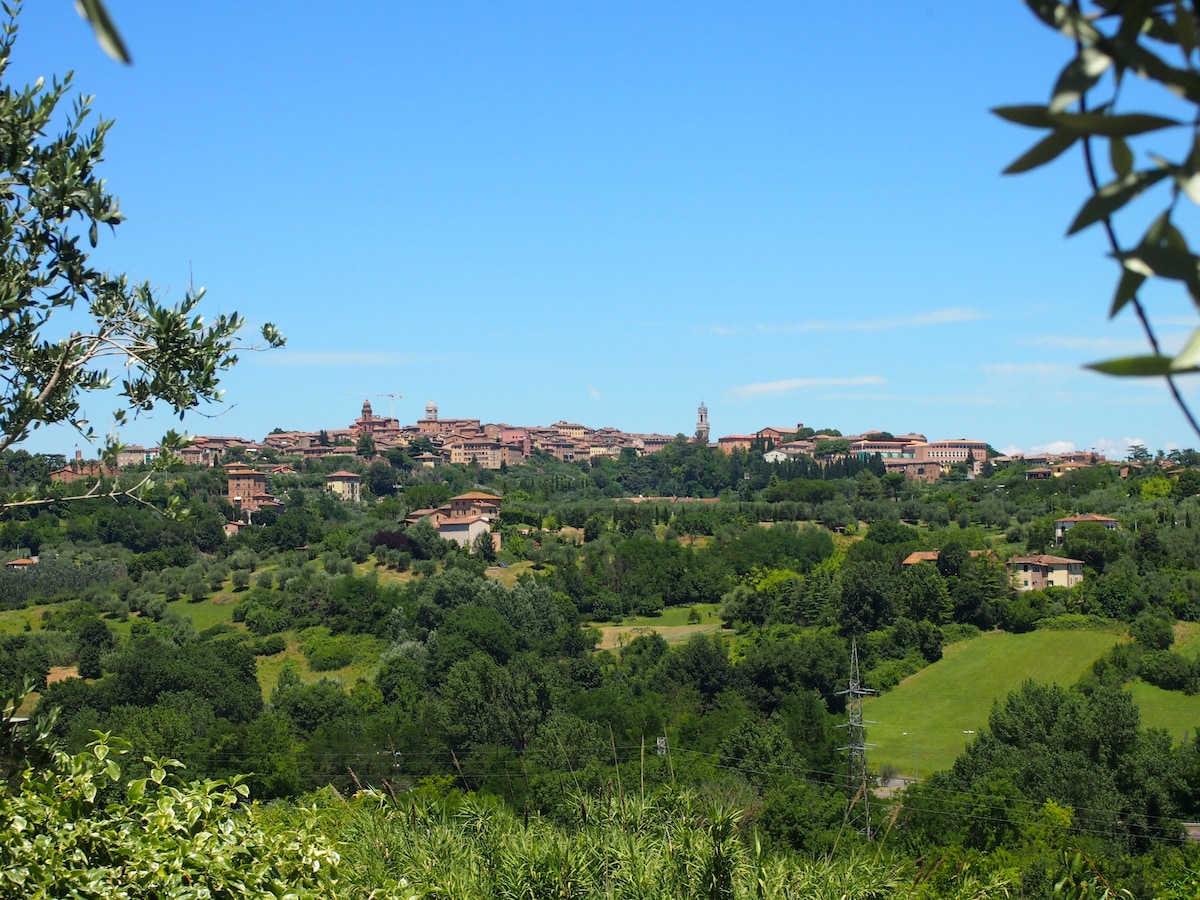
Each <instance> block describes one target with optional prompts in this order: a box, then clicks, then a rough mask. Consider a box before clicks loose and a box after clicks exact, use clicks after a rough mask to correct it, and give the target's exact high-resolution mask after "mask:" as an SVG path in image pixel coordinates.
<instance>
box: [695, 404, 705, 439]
mask: <svg viewBox="0 0 1200 900" xmlns="http://www.w3.org/2000/svg"><path fill="white" fill-rule="evenodd" d="M696 443H698V444H707V443H708V407H707V406H705V405H704V401H703V400H701V401H700V406H699V407H698V408H697V409H696Z"/></svg>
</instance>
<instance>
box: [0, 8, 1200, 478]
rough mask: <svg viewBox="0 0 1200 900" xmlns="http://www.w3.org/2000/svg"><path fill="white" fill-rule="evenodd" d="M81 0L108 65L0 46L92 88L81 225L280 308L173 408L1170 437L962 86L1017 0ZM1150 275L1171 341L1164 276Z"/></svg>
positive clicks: (1034, 57) (276, 415)
mask: <svg viewBox="0 0 1200 900" xmlns="http://www.w3.org/2000/svg"><path fill="white" fill-rule="evenodd" d="M110 11H111V12H112V14H113V16H114V18H115V19H116V21H117V23H118V25H119V26H120V28H121V30H122V32H123V34H124V37H125V39H126V42H127V43H128V45H129V46H130V49H131V51H132V53H133V56H134V65H133V66H132V67H128V68H126V67H122V66H120V65H118V64H116V63H114V62H112V61H111V60H109V59H108V58H107V57H106V56H104V55H103V54H102V53H101V51H100V50H99V49H98V47H97V46H96V43H95V41H94V40H93V38H92V37H91V35H90V32H89V30H88V29H87V27H86V25H85V24H84V23H83V22H82V21H81V20H80V19H78V18H77V16H76V15H75V13H74V11H73V9H72V4H71V3H70V2H68V0H40V2H37V3H31V4H29V7H28V8H27V9H26V10H25V12H24V13H23V14H22V17H21V35H20V38H19V39H18V43H17V47H16V51H15V59H14V64H13V67H12V69H11V70H10V74H11V76H12V77H14V78H19V79H22V80H32V79H34V78H36V77H37V76H38V75H45V76H47V77H49V76H51V75H53V74H55V73H62V72H64V71H66V70H68V69H74V71H75V73H76V86H77V87H78V88H79V90H81V91H84V92H87V93H92V94H95V95H96V100H95V107H96V109H97V110H99V111H100V112H101V113H103V114H104V115H105V116H106V117H109V118H113V119H115V120H116V125H115V127H114V129H113V130H112V132H111V133H110V137H109V142H108V151H107V154H106V156H107V160H106V163H105V166H104V173H105V175H106V177H107V178H108V181H109V185H110V187H111V188H112V189H113V191H114V192H115V193H117V194H118V195H119V196H120V198H121V205H122V209H123V211H124V212H125V214H126V215H127V216H128V221H127V222H126V223H124V224H123V225H121V226H120V227H119V228H118V229H117V231H116V233H115V234H113V235H112V236H110V237H106V238H104V239H103V240H102V243H101V247H100V251H99V254H100V257H101V259H102V260H103V262H104V264H105V265H107V266H111V267H112V268H114V269H120V270H124V271H127V272H129V273H130V274H131V275H133V276H135V277H137V278H140V279H149V280H150V281H152V282H153V283H154V284H156V285H161V287H162V288H163V290H164V291H165V292H166V293H167V294H168V296H174V297H178V296H181V295H182V292H183V290H184V288H185V287H186V285H187V283H188V279H189V272H190V273H192V275H193V277H194V280H195V283H196V284H197V285H203V286H205V287H206V288H207V290H208V296H207V299H206V303H207V305H208V309H209V310H211V311H213V312H217V311H231V310H237V311H239V312H241V313H242V314H243V315H245V316H246V317H247V319H248V320H249V321H250V322H251V323H256V324H261V323H262V322H265V321H271V322H274V323H276V324H277V325H278V326H279V328H280V329H281V330H282V331H283V332H284V333H285V334H286V335H287V337H288V345H287V347H286V349H284V350H282V351H275V352H270V353H263V354H256V353H247V354H244V355H243V357H242V361H241V363H240V364H239V366H238V367H237V369H236V371H235V372H233V373H232V374H230V375H229V377H228V378H227V379H226V381H225V387H226V390H227V402H226V403H225V404H223V405H222V406H221V407H218V408H215V409H210V410H209V411H208V412H209V414H210V415H212V414H213V413H219V415H217V416H216V417H215V418H205V417H201V416H192V415H189V416H188V418H187V419H186V420H185V422H184V423H183V427H184V428H186V429H187V430H188V431H190V432H191V433H193V434H237V435H242V436H245V437H249V438H261V437H262V436H263V435H264V434H266V433H267V432H268V431H270V430H271V429H272V428H274V427H276V426H278V427H281V428H285V429H305V430H316V429H320V428H336V427H345V426H347V425H348V424H349V423H350V422H351V421H352V420H353V419H354V418H355V416H356V415H357V413H358V408H359V406H360V405H361V403H362V399H363V397H364V396H365V395H369V394H377V393H378V394H382V393H397V394H403V395H405V396H404V398H403V399H400V400H397V401H396V402H395V414H396V416H397V418H399V419H400V420H401V421H402V422H406V423H407V422H414V421H415V420H416V419H417V418H419V417H420V416H421V415H422V413H423V409H424V405H425V402H426V401H427V400H431V399H432V400H434V401H435V402H437V404H438V406H439V408H440V412H441V415H442V416H444V417H475V418H481V419H483V420H484V421H503V422H509V423H512V424H531V425H532V424H550V423H552V422H554V421H556V420H558V419H567V420H571V421H578V422H582V423H584V424H587V425H591V426H594V427H602V426H607V425H611V426H614V427H617V428H621V429H624V430H628V431H657V432H665V433H669V434H673V433H676V432H684V433H688V434H690V433H691V432H692V430H693V429H694V426H695V420H696V406H697V405H698V403H699V402H700V401H701V400H704V401H705V402H706V403H707V405H708V407H709V418H710V420H711V422H712V431H713V435H714V436H719V435H723V434H732V433H745V432H749V431H753V430H755V429H757V428H760V427H763V426H768V425H771V426H790V425H794V424H796V423H799V422H802V423H804V424H806V425H812V426H814V427H822V426H832V427H838V428H840V429H841V430H842V431H843V432H847V433H849V432H853V431H860V430H866V429H885V430H889V431H893V432H902V431H919V432H923V433H925V434H926V435H928V436H929V437H930V438H931V439H940V438H951V437H964V436H965V437H972V438H979V439H982V440H987V441H989V442H991V443H992V444H993V445H995V446H997V447H999V448H1002V449H1007V448H1020V449H1024V450H1031V449H1035V448H1045V447H1054V446H1060V447H1066V446H1068V445H1069V446H1073V447H1076V448H1082V449H1089V448H1092V447H1098V448H1101V449H1107V450H1109V451H1110V452H1115V453H1117V454H1121V453H1123V452H1124V448H1125V446H1126V445H1127V443H1128V441H1129V440H1141V441H1144V442H1146V443H1147V444H1148V445H1149V446H1151V447H1153V448H1157V447H1164V448H1169V447H1174V446H1184V447H1187V446H1194V445H1196V443H1197V440H1196V438H1195V437H1194V436H1193V435H1191V434H1190V432H1189V431H1188V429H1187V426H1186V423H1185V422H1184V420H1183V418H1182V416H1181V415H1180V414H1179V412H1178V411H1177V410H1176V409H1175V408H1174V407H1173V406H1172V404H1171V402H1170V399H1169V397H1168V395H1167V393H1166V391H1165V388H1164V387H1163V386H1162V385H1161V384H1160V383H1158V382H1131V381H1125V380H1122V381H1118V380H1114V379H1110V378H1105V377H1102V376H1099V375H1095V374H1092V373H1090V372H1086V371H1083V370H1082V369H1081V366H1082V365H1083V364H1084V363H1087V362H1091V361H1095V360H1098V359H1104V358H1109V357H1112V356H1116V355H1125V354H1132V353H1140V352H1146V351H1145V343H1144V340H1143V339H1142V338H1141V336H1140V332H1139V330H1138V328H1137V327H1136V323H1135V322H1134V320H1133V319H1132V317H1128V316H1122V317H1120V318H1118V319H1117V320H1115V321H1109V320H1108V319H1107V318H1106V312H1107V307H1108V304H1109V301H1110V298H1111V293H1112V289H1113V285H1114V283H1115V274H1116V273H1115V267H1114V264H1113V263H1111V262H1110V261H1108V260H1107V259H1106V258H1105V256H1104V253H1105V248H1104V245H1103V244H1102V242H1101V235H1100V234H1099V232H1098V231H1096V232H1095V233H1093V232H1090V231H1089V232H1087V233H1085V234H1083V235H1080V236H1077V237H1075V238H1072V239H1070V240H1067V239H1066V238H1065V237H1064V234H1065V231H1066V226H1067V224H1068V223H1069V222H1070V220H1071V218H1073V216H1074V214H1075V212H1076V210H1077V209H1078V207H1079V205H1080V204H1081V203H1082V202H1083V200H1084V198H1085V196H1086V186H1085V181H1084V175H1083V170H1082V165H1081V162H1080V159H1079V157H1078V155H1076V154H1068V155H1067V156H1066V157H1064V158H1062V159H1061V160H1059V161H1058V162H1056V163H1055V164H1053V165H1052V166H1049V167H1047V168H1046V169H1044V170H1040V171H1038V172H1036V173H1034V174H1031V175H1026V176H1020V177H1016V178H1005V177H1002V176H1001V175H1000V174H999V173H1000V171H1001V169H1003V168H1004V166H1005V165H1007V164H1008V163H1009V162H1011V161H1012V159H1014V158H1015V157H1016V156H1018V155H1019V154H1020V153H1021V152H1023V151H1024V150H1025V149H1026V147H1027V146H1029V145H1030V144H1031V143H1032V142H1033V141H1034V140H1035V139H1036V137H1037V135H1036V134H1035V133H1034V132H1031V131H1028V130H1025V129H1020V128H1017V127H1015V126H1011V125H1007V124H1005V123H1003V122H1001V121H999V120H998V119H996V118H994V117H993V116H991V115H989V113H988V110H989V108H991V107H993V106H996V105H1002V104H1010V103H1019V102H1037V101H1042V100H1044V99H1045V98H1046V96H1047V94H1048V91H1049V88H1050V86H1051V85H1052V83H1053V80H1054V78H1055V76H1056V74H1057V71H1058V69H1059V68H1060V67H1061V65H1062V64H1063V63H1064V62H1065V60H1066V53H1067V52H1068V50H1069V47H1068V45H1067V44H1066V42H1065V41H1063V40H1062V39H1061V38H1058V37H1057V36H1056V35H1053V34H1051V33H1050V32H1048V31H1047V30H1046V29H1045V28H1043V27H1042V26H1041V25H1040V24H1039V23H1038V22H1036V21H1035V20H1034V18H1033V16H1032V15H1030V14H1029V13H1028V12H1027V11H1026V10H1025V8H1024V6H1023V5H1022V4H1020V3H1018V2H1015V0H1012V2H996V3H971V4H967V3H949V2H943V3H891V4H882V3H880V4H869V5H867V6H866V7H861V6H859V7H854V8H852V7H849V6H846V5H844V4H806V3H794V2H779V3H770V2H764V3H758V4H752V5H745V4H732V3H700V4H683V3H620V2H612V3H605V4H550V3H519V2H513V3H505V4H496V3H471V2H461V3H453V4H414V3H406V2H379V3H374V2H359V3H355V4H347V5H344V6H342V5H331V4H317V3H306V2H296V3H289V4H282V3H229V2H210V3H204V4H183V3H180V4H174V3H172V4H149V3H135V2H132V0H110ZM1130 231H1131V233H1132V231H1133V228H1132V227H1131V228H1130ZM1147 301H1148V305H1149V307H1150V310H1151V313H1152V315H1153V316H1154V318H1155V320H1156V321H1157V322H1158V323H1159V328H1160V331H1161V337H1162V338H1163V340H1164V344H1165V345H1166V347H1167V348H1178V347H1179V346H1181V345H1182V342H1183V339H1184V338H1185V336H1186V335H1187V334H1188V332H1189V331H1190V329H1191V328H1192V327H1194V325H1195V309H1194V308H1193V307H1191V306H1190V304H1189V303H1188V302H1187V301H1186V300H1185V298H1183V297H1182V296H1176V295H1174V294H1173V293H1171V292H1170V291H1161V292H1157V293H1154V294H1151V295H1148V297H1147ZM1185 385H1186V388H1187V394H1188V396H1189V398H1190V399H1191V401H1192V402H1193V403H1194V404H1196V405H1200V389H1198V379H1195V378H1193V379H1192V380H1191V381H1190V382H1185ZM371 399H372V402H373V404H374V405H375V409H376V411H377V412H383V413H387V412H389V411H390V410H391V401H390V400H389V399H388V398H386V397H372V398H371ZM113 406H114V402H113V400H112V398H98V399H95V400H91V401H89V402H88V412H89V413H90V414H91V416H92V419H93V421H95V422H100V421H102V420H103V418H104V415H105V413H106V412H107V411H109V410H110V409H111V408H113ZM177 425H178V423H177V422H176V420H173V419H172V418H171V417H170V416H169V415H168V414H167V413H166V412H161V413H158V414H155V415H153V416H151V417H149V418H145V417H144V418H142V419H139V420H138V421H136V422H134V423H133V424H132V425H131V426H129V427H127V428H125V429H124V430H123V432H122V437H123V438H124V439H126V440H127V441H130V442H140V443H147V444H149V443H153V442H154V441H155V439H156V438H157V437H158V436H159V435H161V434H162V433H163V432H164V431H165V430H166V429H167V428H169V427H177ZM78 443H79V440H78V438H77V436H76V435H75V433H74V432H72V431H69V430H59V429H50V430H46V431H43V432H38V433H37V435H35V437H34V438H32V439H31V440H29V441H28V442H26V444H25V445H24V446H26V448H28V449H30V450H48V451H59V452H68V453H69V452H72V451H73V449H74V447H75V446H76V444H78Z"/></svg>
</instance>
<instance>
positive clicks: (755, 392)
mask: <svg viewBox="0 0 1200 900" xmlns="http://www.w3.org/2000/svg"><path fill="white" fill-rule="evenodd" d="M859 384H886V382H885V381H884V380H883V379H882V378H880V377H879V376H878V375H858V376H855V377H854V378H788V379H785V380H783V381H760V382H758V383H756V384H743V385H739V386H738V387H734V388H730V389H729V392H730V393H731V394H733V395H734V396H735V397H761V396H763V395H764V394H789V393H791V392H792V391H802V390H804V389H805V388H812V387H848V386H852V385H859Z"/></svg>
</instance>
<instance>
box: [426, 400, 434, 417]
mask: <svg viewBox="0 0 1200 900" xmlns="http://www.w3.org/2000/svg"><path fill="white" fill-rule="evenodd" d="M425 418H426V419H428V420H429V421H430V422H436V421H437V404H436V403H434V402H433V401H432V400H430V401H429V402H428V403H426V404H425Z"/></svg>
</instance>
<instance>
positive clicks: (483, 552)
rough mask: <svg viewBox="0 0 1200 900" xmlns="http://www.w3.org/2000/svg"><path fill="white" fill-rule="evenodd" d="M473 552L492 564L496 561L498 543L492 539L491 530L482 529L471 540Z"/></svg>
mask: <svg viewBox="0 0 1200 900" xmlns="http://www.w3.org/2000/svg"><path fill="white" fill-rule="evenodd" d="M471 552H472V553H474V554H476V555H478V556H479V558H480V559H482V560H483V561H484V562H486V563H488V564H491V563H494V562H495V561H496V543H495V541H493V540H492V533H491V532H490V531H481V532H480V533H479V534H477V535H475V540H473V541H472V542H471Z"/></svg>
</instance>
